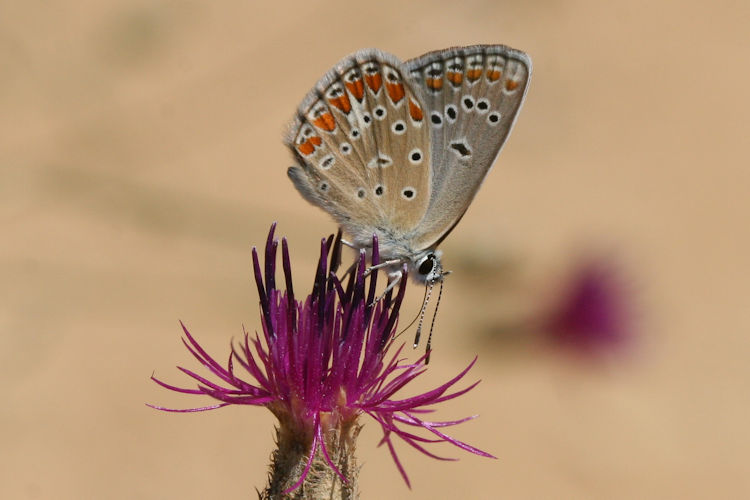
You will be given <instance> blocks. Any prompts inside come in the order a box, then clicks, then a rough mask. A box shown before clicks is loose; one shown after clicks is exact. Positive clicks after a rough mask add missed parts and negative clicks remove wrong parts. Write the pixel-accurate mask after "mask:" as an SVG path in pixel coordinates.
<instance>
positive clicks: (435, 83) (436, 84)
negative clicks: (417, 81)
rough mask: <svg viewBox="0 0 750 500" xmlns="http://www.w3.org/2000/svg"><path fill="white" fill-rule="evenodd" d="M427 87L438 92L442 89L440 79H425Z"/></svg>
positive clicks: (441, 80)
mask: <svg viewBox="0 0 750 500" xmlns="http://www.w3.org/2000/svg"><path fill="white" fill-rule="evenodd" d="M426 83H427V86H428V87H429V88H431V89H432V90H440V89H442V88H443V79H442V78H427V82H426Z"/></svg>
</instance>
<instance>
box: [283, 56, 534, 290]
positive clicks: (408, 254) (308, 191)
mask: <svg viewBox="0 0 750 500" xmlns="http://www.w3.org/2000/svg"><path fill="white" fill-rule="evenodd" d="M530 77H531V59H530V58H529V57H528V56H527V55H526V54H525V53H523V52H521V51H518V50H515V49H512V48H509V47H506V46H503V45H474V46H469V47H455V48H449V49H445V50H438V51H434V52H430V53H427V54H425V55H423V56H420V57H417V58H416V59H411V60H409V61H406V62H401V61H400V60H399V59H397V58H396V57H395V56H393V55H391V54H388V53H386V52H383V51H381V50H378V49H363V50H359V51H357V52H355V53H354V54H351V55H349V56H348V57H345V58H344V59H342V60H341V61H340V62H339V63H338V64H336V65H335V66H334V67H333V68H332V69H331V70H330V71H328V73H326V74H325V76H323V77H322V78H321V79H320V80H319V81H318V83H317V84H316V85H315V86H314V87H313V89H312V90H311V91H310V92H309V93H308V94H307V96H306V97H305V98H304V99H303V101H302V103H301V104H300V106H299V108H298V109H297V113H296V116H295V117H294V119H293V121H292V123H291V125H290V128H289V132H288V134H287V136H286V138H285V143H286V145H287V146H288V147H289V148H290V149H291V151H292V154H293V156H294V159H295V160H296V163H297V165H295V166H292V167H290V168H289V169H288V171H287V173H288V175H289V177H290V179H291V180H292V182H293V183H294V186H295V187H296V188H297V190H298V191H299V192H300V194H301V195H302V196H303V197H304V198H305V199H306V200H307V201H309V202H310V203H312V204H313V205H316V206H318V207H320V208H322V209H323V210H325V211H326V212H328V213H329V214H330V215H331V216H333V218H334V219H335V220H336V221H337V222H338V223H339V224H340V226H341V227H342V229H343V230H344V232H345V233H346V234H347V237H348V238H350V240H349V242H348V243H349V244H350V245H351V246H353V247H355V248H360V249H361V248H368V247H371V246H372V237H373V234H375V235H377V237H378V242H379V250H380V256H381V260H382V261H383V262H382V264H381V265H380V266H379V267H385V268H387V271H388V272H389V276H390V277H391V285H390V286H392V285H393V284H395V283H396V282H398V281H399V280H400V279H401V277H402V269H403V266H404V265H406V266H407V269H408V272H409V274H410V275H411V276H413V277H414V278H415V279H416V280H417V281H418V282H422V283H428V284H433V283H435V282H438V281H439V282H442V280H443V277H444V276H445V275H446V274H447V272H444V271H443V267H442V263H441V256H442V253H441V252H440V251H439V250H437V247H438V245H439V244H440V243H441V242H442V241H443V240H444V239H445V237H446V236H448V234H450V232H451V231H452V230H453V228H455V227H456V224H458V222H459V221H460V220H461V218H462V217H463V215H464V214H465V213H466V210H467V209H468V207H469V205H470V204H471V202H472V200H473V199H474V196H475V195H476V193H477V191H478V190H479V187H480V185H481V184H482V182H483V181H484V179H485V177H486V176H487V173H488V172H489V171H490V169H491V167H492V164H493V163H494V161H495V158H496V157H497V155H498V154H499V153H500V150H501V148H502V146H503V144H504V143H505V140H506V139H507V138H508V135H509V134H510V131H511V129H512V128H513V124H514V123H515V121H516V117H517V116H518V112H519V110H520V109H521V105H522V104H523V101H524V98H525V96H526V91H527V89H528V85H529V79H530Z"/></svg>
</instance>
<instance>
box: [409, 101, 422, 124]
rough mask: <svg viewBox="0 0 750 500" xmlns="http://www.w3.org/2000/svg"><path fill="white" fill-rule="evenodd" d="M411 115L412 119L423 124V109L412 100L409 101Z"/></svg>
mask: <svg viewBox="0 0 750 500" xmlns="http://www.w3.org/2000/svg"><path fill="white" fill-rule="evenodd" d="M409 114H410V115H411V119H412V120H414V121H415V122H421V121H422V118H424V114H423V113H422V108H420V107H419V105H418V104H417V103H416V102H414V101H413V100H412V99H409Z"/></svg>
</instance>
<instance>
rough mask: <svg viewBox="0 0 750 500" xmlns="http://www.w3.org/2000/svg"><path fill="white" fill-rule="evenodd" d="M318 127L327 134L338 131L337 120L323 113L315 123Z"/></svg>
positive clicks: (329, 114)
mask: <svg viewBox="0 0 750 500" xmlns="http://www.w3.org/2000/svg"><path fill="white" fill-rule="evenodd" d="M313 123H314V124H315V126H316V127H318V128H320V129H323V130H325V131H326V132H333V131H334V130H336V120H334V119H333V115H332V114H331V113H323V114H322V115H320V116H319V117H318V118H316V119H315V121H314V122H313Z"/></svg>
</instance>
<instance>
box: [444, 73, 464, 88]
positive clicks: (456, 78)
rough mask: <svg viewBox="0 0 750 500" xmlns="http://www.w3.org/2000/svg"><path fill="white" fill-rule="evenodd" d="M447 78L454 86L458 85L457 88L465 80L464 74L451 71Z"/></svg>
mask: <svg viewBox="0 0 750 500" xmlns="http://www.w3.org/2000/svg"><path fill="white" fill-rule="evenodd" d="M445 77H446V78H447V79H448V80H450V82H451V83H452V84H453V85H456V86H459V85H461V82H462V81H463V80H464V75H463V73H458V72H455V71H449V72H448V73H446V74H445Z"/></svg>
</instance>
